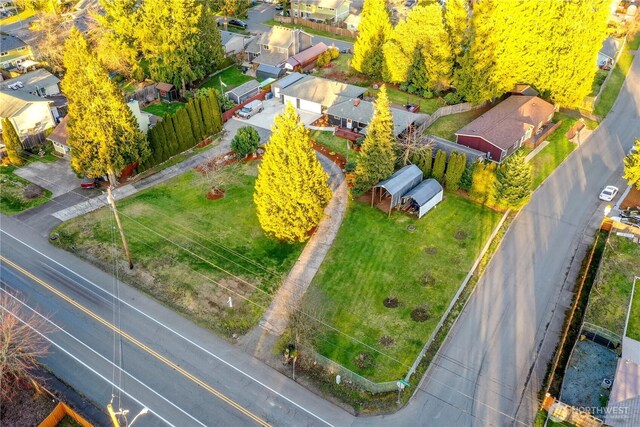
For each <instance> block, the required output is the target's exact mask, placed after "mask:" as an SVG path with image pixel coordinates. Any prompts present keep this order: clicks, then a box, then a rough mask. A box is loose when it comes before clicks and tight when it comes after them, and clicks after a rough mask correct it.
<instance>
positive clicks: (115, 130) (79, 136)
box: [62, 28, 149, 182]
mask: <svg viewBox="0 0 640 427" xmlns="http://www.w3.org/2000/svg"><path fill="white" fill-rule="evenodd" d="M64 65H65V68H66V69H67V73H66V74H65V76H64V79H63V81H62V90H63V92H64V93H65V95H66V96H67V99H68V102H69V112H68V114H69V122H68V124H67V130H68V133H69V139H68V144H69V146H70V147H71V167H72V168H73V170H74V171H75V172H76V173H78V174H82V175H86V176H88V177H99V176H104V175H108V176H109V178H110V179H111V181H112V182H113V181H114V180H115V175H116V174H117V173H119V172H120V171H121V170H122V169H123V168H124V167H125V166H127V165H129V164H131V163H134V162H138V163H140V162H142V161H144V159H145V158H146V156H147V155H148V154H149V153H148V143H147V139H146V138H145V136H144V135H143V134H142V132H140V130H139V129H138V123H137V122H136V119H135V117H134V116H133V113H132V112H131V110H130V109H129V108H128V107H127V104H126V103H125V102H124V98H123V97H122V93H121V92H120V90H119V89H118V88H117V86H116V85H115V83H114V82H112V81H111V80H110V79H109V77H108V76H107V72H106V70H105V69H104V68H103V67H102V65H100V63H99V62H98V60H97V59H96V57H95V55H94V54H93V52H92V51H91V50H90V48H89V45H88V43H87V41H86V39H85V38H84V36H83V35H82V33H80V31H78V30H77V29H76V28H73V29H72V30H71V33H70V35H69V38H68V39H67V42H66V43H65V53H64Z"/></svg>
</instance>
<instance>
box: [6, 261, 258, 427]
mask: <svg viewBox="0 0 640 427" xmlns="http://www.w3.org/2000/svg"><path fill="white" fill-rule="evenodd" d="M0 261H3V262H6V263H7V264H9V265H10V266H11V267H13V268H14V269H16V270H18V271H19V272H21V273H22V274H24V275H25V276H27V277H29V278H30V279H32V280H34V281H36V282H37V283H39V284H40V285H42V286H43V287H45V288H47V289H48V290H49V291H51V292H53V293H54V294H56V295H58V296H59V297H60V298H62V299H64V300H65V301H66V302H68V303H69V304H71V305H73V306H74V307H76V308H77V309H79V310H81V311H82V312H84V313H85V314H87V315H89V316H91V317H92V318H93V319H95V320H96V321H98V322H99V323H101V324H103V325H104V326H106V327H107V328H109V329H111V330H112V331H114V332H116V333H118V334H119V335H121V336H122V337H124V338H125V339H127V340H128V341H130V342H131V343H132V344H135V345H137V346H138V347H140V348H141V349H143V350H144V351H146V352H147V353H149V354H151V355H152V356H154V357H155V358H156V359H158V360H160V361H161V362H163V363H164V364H166V365H167V366H169V367H171V368H173V369H174V370H176V371H177V372H179V373H180V374H182V375H183V376H185V377H186V378H188V379H190V380H191V381H193V382H194V383H196V384H198V385H199V386H200V387H202V388H204V389H205V390H207V391H208V392H209V393H211V394H213V395H215V396H216V397H218V398H219V399H221V400H223V401H224V402H226V403H228V404H229V405H231V406H233V407H234V408H235V409H237V410H238V411H240V412H242V413H243V414H245V415H246V416H247V417H249V418H251V419H252V420H254V421H255V422H256V423H258V424H260V425H262V426H265V427H270V425H269V423H267V422H266V421H265V420H263V419H262V418H260V417H258V416H257V415H255V414H253V413H252V412H250V411H249V410H247V409H245V408H244V407H242V406H240V405H239V404H238V403H236V402H235V401H233V400H231V399H230V398H228V397H227V396H225V395H224V394H222V393H220V392H219V391H218V390H216V389H214V388H213V387H211V386H210V385H209V384H207V383H205V382H204V381H202V380H201V379H199V378H197V377H195V376H194V375H193V374H191V373H189V372H187V371H186V370H184V369H183V368H181V367H180V366H178V365H176V364H175V363H174V362H172V361H171V360H169V359H167V358H166V357H164V356H163V355H161V354H159V353H158V352H157V351H155V350H154V349H152V348H149V347H148V346H146V345H145V344H143V343H142V342H140V341H138V340H137V339H136V338H134V337H132V336H131V335H129V334H127V333H126V332H124V331H122V330H121V329H119V328H117V327H115V326H114V325H112V324H111V323H109V322H107V321H106V320H104V319H103V318H102V317H100V316H98V315H97V314H95V313H94V312H92V311H91V310H89V309H88V308H86V307H84V306H83V305H81V304H79V303H78V302H76V301H74V300H73V299H71V298H70V297H68V296H67V295H65V294H64V293H62V292H60V291H59V290H57V289H56V288H54V287H53V286H51V285H49V284H48V283H46V282H45V281H44V280H42V279H40V278H39V277H37V276H34V275H33V274H31V273H30V272H29V271H27V270H25V269H24V268H22V267H20V266H19V265H17V264H15V263H14V262H13V261H10V260H8V259H7V258H5V257H4V256H2V255H0Z"/></svg>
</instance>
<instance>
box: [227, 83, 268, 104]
mask: <svg viewBox="0 0 640 427" xmlns="http://www.w3.org/2000/svg"><path fill="white" fill-rule="evenodd" d="M259 92H260V83H258V81H257V80H249V81H248V82H246V83H243V84H241V85H240V86H238V87H237V88H235V89H232V90H230V91H228V92H226V93H225V95H226V97H227V98H229V99H230V100H232V101H233V102H235V103H236V104H242V103H243V102H244V101H246V100H247V99H249V98H251V97H252V96H255V95H257V94H258V93H259Z"/></svg>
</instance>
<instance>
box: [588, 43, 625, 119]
mask: <svg viewBox="0 0 640 427" xmlns="http://www.w3.org/2000/svg"><path fill="white" fill-rule="evenodd" d="M628 50H629V47H628V46H627V47H626V48H625V51H624V52H622V54H621V55H620V58H619V59H618V63H617V64H616V66H615V67H614V68H613V70H612V71H611V77H609V81H608V82H607V85H606V86H605V87H604V89H603V90H602V94H601V96H600V100H599V101H598V104H597V105H596V109H595V111H594V112H595V113H596V114H597V115H599V116H600V117H602V118H604V117H606V116H607V114H609V111H611V108H612V107H613V104H614V103H615V102H616V98H618V93H619V92H620V89H621V88H622V85H623V84H624V79H625V78H626V77H627V73H628V72H629V69H630V68H631V63H632V62H633V58H634V56H633V55H631V54H630V53H629V51H628Z"/></svg>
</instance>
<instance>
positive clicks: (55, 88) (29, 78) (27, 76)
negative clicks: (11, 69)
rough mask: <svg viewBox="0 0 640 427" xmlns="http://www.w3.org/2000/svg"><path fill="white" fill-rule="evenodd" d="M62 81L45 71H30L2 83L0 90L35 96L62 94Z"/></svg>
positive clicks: (42, 69)
mask: <svg viewBox="0 0 640 427" xmlns="http://www.w3.org/2000/svg"><path fill="white" fill-rule="evenodd" d="M59 83H60V79H59V78H57V77H56V76H54V75H53V74H51V73H50V72H48V71H47V70H45V69H44V68H40V69H39V70H35V71H30V72H28V73H24V74H22V75H20V76H18V77H14V78H12V79H7V80H5V81H3V82H1V83H0V90H4V91H16V92H17V91H21V92H26V93H29V94H31V95H35V96H48V95H58V94H60V86H59Z"/></svg>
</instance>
